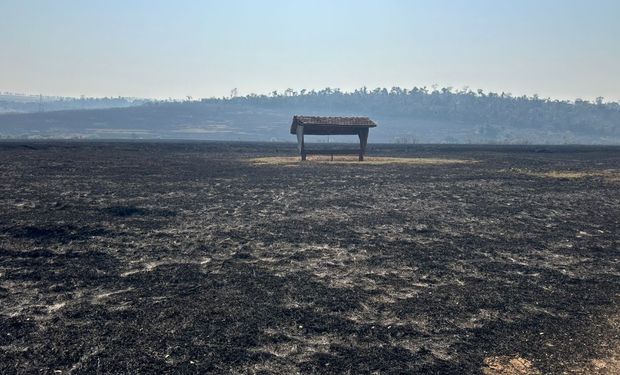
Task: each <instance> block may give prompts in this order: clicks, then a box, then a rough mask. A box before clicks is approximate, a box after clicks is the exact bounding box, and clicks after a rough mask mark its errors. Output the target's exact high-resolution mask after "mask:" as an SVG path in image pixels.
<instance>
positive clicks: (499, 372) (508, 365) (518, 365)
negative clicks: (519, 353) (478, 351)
mask: <svg viewBox="0 0 620 375" xmlns="http://www.w3.org/2000/svg"><path fill="white" fill-rule="evenodd" d="M482 373H483V374H484V375H540V374H542V373H541V372H540V371H539V370H538V369H536V368H535V367H534V366H533V365H532V362H531V361H529V360H527V359H525V358H521V357H509V356H498V357H487V358H485V359H484V367H483V368H482Z"/></svg>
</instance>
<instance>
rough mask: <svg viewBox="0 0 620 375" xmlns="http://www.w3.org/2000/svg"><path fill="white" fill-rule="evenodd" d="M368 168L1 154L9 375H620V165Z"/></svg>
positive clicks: (450, 153) (140, 154)
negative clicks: (506, 374)
mask: <svg viewBox="0 0 620 375" xmlns="http://www.w3.org/2000/svg"><path fill="white" fill-rule="evenodd" d="M370 153H371V154H373V155H386V156H387V155H389V156H397V157H423V158H441V159H458V160H465V161H469V162H466V163H459V164H436V165H435V164H432V163H430V164H421V165H407V164H394V165H389V164H388V165H355V164H337V165H331V164H329V163H312V162H309V163H306V164H300V165H277V164H254V163H252V162H250V161H249V159H251V158H254V157H266V156H267V157H268V156H288V155H293V154H294V146H293V145H271V144H242V143H228V144H226V143H71V142H67V143H60V142H58V143H54V142H51V143H43V142H34V143H23V142H22V143H0V171H1V173H0V180H1V181H0V182H1V183H0V207H1V209H0V373H7V374H10V373H35V372H36V373H40V372H42V373H54V372H55V371H61V372H62V373H69V372H95V373H96V372H101V373H136V372H141V373H145V372H146V373H148V372H153V373H160V372H168V373H170V372H187V373H202V372H205V371H213V372H218V373H229V372H235V373H238V372H240V373H259V372H265V373H282V374H288V373H294V372H304V373H312V372H315V373H347V372H349V373H367V372H381V373H400V372H425V373H480V372H485V373H496V372H497V371H513V370H514V371H520V370H523V371H527V372H529V373H537V372H543V373H563V372H569V373H573V372H583V373H590V372H595V371H599V372H602V373H605V372H607V373H613V372H614V371H615V370H617V369H618V367H617V366H618V355H619V352H620V349H619V348H620V318H619V309H620V261H619V256H620V250H619V244H618V228H619V221H620V182H619V175H618V170H619V169H620V149H618V148H612V147H609V148H601V147H598V148H595V147H544V148H540V147H490V146H487V147H482V146H409V147H405V146H402V147H397V146H374V148H372V149H371V151H370ZM494 371H495V372H494Z"/></svg>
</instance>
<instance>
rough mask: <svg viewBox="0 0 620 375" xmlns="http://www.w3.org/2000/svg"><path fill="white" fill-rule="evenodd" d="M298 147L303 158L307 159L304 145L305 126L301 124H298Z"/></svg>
mask: <svg viewBox="0 0 620 375" xmlns="http://www.w3.org/2000/svg"><path fill="white" fill-rule="evenodd" d="M297 148H298V149H299V154H300V155H301V160H306V149H305V145H304V127H303V126H299V125H298V126H297Z"/></svg>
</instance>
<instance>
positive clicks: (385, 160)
mask: <svg viewBox="0 0 620 375" xmlns="http://www.w3.org/2000/svg"><path fill="white" fill-rule="evenodd" d="M249 161H250V163H252V164H254V165H284V166H298V165H302V164H352V165H387V164H408V165H443V164H468V163H474V162H475V161H474V160H465V159H442V158H394V157H382V156H370V157H368V156H367V157H365V158H364V161H359V160H358V158H357V156H334V159H333V160H332V159H331V157H330V156H322V155H321V156H318V155H312V156H308V160H306V161H305V162H302V161H301V160H300V158H299V156H271V157H262V158H253V159H250V160H249Z"/></svg>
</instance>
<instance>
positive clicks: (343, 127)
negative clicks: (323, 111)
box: [291, 116, 377, 161]
mask: <svg viewBox="0 0 620 375" xmlns="http://www.w3.org/2000/svg"><path fill="white" fill-rule="evenodd" d="M376 126H377V124H375V123H374V121H372V120H371V119H369V118H368V117H318V116H293V123H292V124H291V134H296V135H297V146H298V148H299V154H300V155H301V160H306V155H309V154H332V155H333V154H341V155H345V154H358V155H359V160H360V161H362V160H364V153H365V152H366V145H367V144H368V130H369V129H370V128H374V127H376ZM306 134H309V135H356V134H357V136H358V137H359V139H360V148H359V151H358V150H346V149H339V150H333V149H330V150H308V149H306V146H305V144H304V135H306Z"/></svg>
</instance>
